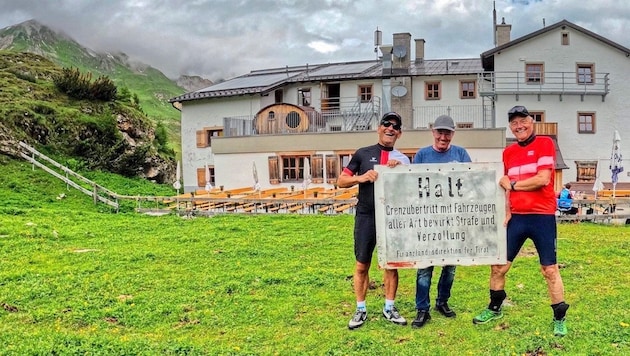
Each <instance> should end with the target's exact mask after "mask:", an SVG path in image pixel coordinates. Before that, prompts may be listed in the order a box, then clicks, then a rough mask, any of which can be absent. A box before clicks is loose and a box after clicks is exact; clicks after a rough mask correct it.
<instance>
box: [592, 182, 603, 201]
mask: <svg viewBox="0 0 630 356" xmlns="http://www.w3.org/2000/svg"><path fill="white" fill-rule="evenodd" d="M600 190H604V183H602V181H601V180H600V179H599V177H597V178H595V183H594V184H593V191H594V192H595V199H597V192H599V191H600Z"/></svg>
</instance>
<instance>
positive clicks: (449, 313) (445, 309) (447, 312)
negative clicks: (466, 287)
mask: <svg viewBox="0 0 630 356" xmlns="http://www.w3.org/2000/svg"><path fill="white" fill-rule="evenodd" d="M435 310H437V311H438V312H440V314H442V315H444V316H445V317H447V318H454V317H455V316H456V315H457V314H455V312H454V311H453V309H451V308H450V307H449V306H448V303H444V304H438V305H436V306H435Z"/></svg>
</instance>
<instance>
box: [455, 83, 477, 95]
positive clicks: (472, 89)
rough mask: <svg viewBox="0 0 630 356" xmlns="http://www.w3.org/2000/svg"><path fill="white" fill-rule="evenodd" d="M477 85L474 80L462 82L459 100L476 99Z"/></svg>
mask: <svg viewBox="0 0 630 356" xmlns="http://www.w3.org/2000/svg"><path fill="white" fill-rule="evenodd" d="M476 86H477V83H476V82H475V81H474V80H461V81H460V82H459V98H460V99H474V98H476V97H477V90H476Z"/></svg>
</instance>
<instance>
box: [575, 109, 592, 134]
mask: <svg viewBox="0 0 630 356" xmlns="http://www.w3.org/2000/svg"><path fill="white" fill-rule="evenodd" d="M578 133H595V113H592V112H580V113H578Z"/></svg>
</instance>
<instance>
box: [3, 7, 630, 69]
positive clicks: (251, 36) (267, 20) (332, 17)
mask: <svg viewBox="0 0 630 356" xmlns="http://www.w3.org/2000/svg"><path fill="white" fill-rule="evenodd" d="M611 3H615V5H614V6H612V5H610V4H611ZM492 6H493V1H492V0H408V1H405V0H360V1H351V0H319V1H315V0H107V1H88V0H50V1H48V0H0V28H4V27H7V26H10V25H14V24H17V23H20V22H23V21H26V20H30V19H35V20H38V21H40V22H41V23H43V24H44V25H47V26H49V27H51V28H53V29H55V30H59V31H62V32H64V33H66V34H67V35H69V36H70V37H72V38H74V39H75V40H76V41H78V42H79V43H81V44H82V45H84V46H86V47H88V48H91V49H93V50H96V51H101V52H106V51H122V52H124V53H126V54H127V55H129V56H130V57H131V58H132V59H137V60H139V61H142V62H144V63H147V64H149V65H151V66H153V67H155V68H157V69H159V70H161V71H162V72H163V73H164V74H166V75H167V76H169V77H171V78H177V77H178V76H179V75H181V74H187V75H199V76H202V77H205V78H208V79H211V80H213V81H216V80H219V79H225V78H230V77H233V76H236V75H241V74H245V73H248V72H250V71H251V70H254V69H264V68H277V67H284V66H286V65H289V66H292V65H303V64H307V63H310V64H319V63H328V62H344V61H354V60H367V59H371V58H376V55H375V53H374V43H373V42H374V30H375V29H376V28H377V26H378V28H379V29H380V30H381V31H382V33H383V43H384V44H389V43H392V34H393V33H397V32H409V33H411V36H412V39H415V38H424V39H425V40H426V46H425V48H426V49H425V57H426V58H428V59H438V58H471V57H478V56H479V54H481V53H482V52H484V51H486V50H489V49H491V48H492V47H493V34H492ZM496 9H497V22H498V23H500V22H501V19H502V18H505V21H506V23H508V24H511V25H512V39H515V38H517V37H520V36H523V35H526V34H528V33H530V32H532V31H535V30H538V29H540V28H542V26H543V21H544V23H546V24H547V25H551V24H553V23H556V22H558V21H561V20H563V19H566V20H568V21H571V22H573V23H575V24H577V25H579V26H582V27H584V28H586V29H588V30H591V31H593V32H595V33H597V34H599V35H602V36H604V37H607V38H609V39H611V40H613V41H615V42H617V43H619V44H621V45H623V46H626V47H630V39H628V37H627V33H629V32H630V1H621V0H619V1H610V0H589V1H576V0H497V1H496Z"/></svg>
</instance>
